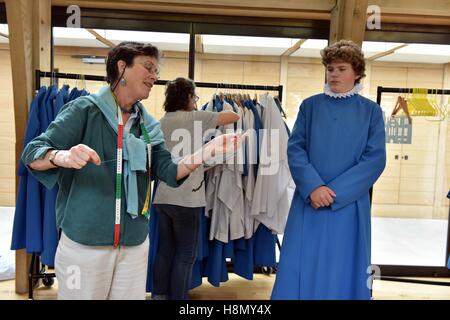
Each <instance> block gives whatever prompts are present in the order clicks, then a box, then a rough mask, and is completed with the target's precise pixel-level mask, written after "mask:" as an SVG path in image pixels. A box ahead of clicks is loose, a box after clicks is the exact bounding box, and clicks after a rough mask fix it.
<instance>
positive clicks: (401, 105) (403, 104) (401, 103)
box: [391, 96, 412, 124]
mask: <svg viewBox="0 0 450 320" xmlns="http://www.w3.org/2000/svg"><path fill="white" fill-rule="evenodd" d="M400 110H402V111H403V112H404V113H405V115H406V117H407V118H408V121H409V123H410V124H412V118H411V115H410V113H409V110H408V103H407V101H406V99H405V98H403V97H402V96H398V97H397V101H396V103H395V106H394V109H393V110H392V113H391V117H395V116H396V115H397V113H398V112H399V111H400Z"/></svg>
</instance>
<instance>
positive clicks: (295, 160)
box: [287, 103, 325, 202]
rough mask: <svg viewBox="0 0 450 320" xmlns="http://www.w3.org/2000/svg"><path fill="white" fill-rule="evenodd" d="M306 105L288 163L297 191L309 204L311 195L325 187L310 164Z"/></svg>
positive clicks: (300, 112)
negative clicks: (319, 188)
mask: <svg viewBox="0 0 450 320" xmlns="http://www.w3.org/2000/svg"><path fill="white" fill-rule="evenodd" d="M306 133H307V129H306V116H305V105H304V104H303V103H302V105H301V106H300V110H299V112H298V116H297V120H296V121H295V125H294V129H293V130H292V134H291V136H290V137H289V141H288V149H287V154H288V162H289V169H290V170H291V175H292V178H293V179H294V182H295V185H296V186H297V190H298V191H299V192H300V195H301V196H302V197H303V200H305V201H306V202H309V201H310V200H309V195H310V194H311V192H313V191H314V190H315V189H317V188H318V187H320V186H323V185H325V183H324V182H323V180H322V178H321V177H320V175H319V173H318V172H317V170H316V169H315V168H314V166H313V165H312V164H311V163H310V162H309V156H308V148H307V134H306Z"/></svg>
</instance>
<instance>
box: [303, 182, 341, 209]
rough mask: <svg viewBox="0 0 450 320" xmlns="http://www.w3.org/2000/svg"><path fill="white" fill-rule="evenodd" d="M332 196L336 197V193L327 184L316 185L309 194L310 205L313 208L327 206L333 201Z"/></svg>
mask: <svg viewBox="0 0 450 320" xmlns="http://www.w3.org/2000/svg"><path fill="white" fill-rule="evenodd" d="M334 197H336V194H335V193H334V191H333V190H331V189H330V188H328V187H327V186H321V187H318V188H317V189H315V190H314V191H313V192H311V195H310V196H309V198H310V199H311V207H313V208H314V209H319V208H321V207H328V206H329V205H331V204H332V203H333V202H334Z"/></svg>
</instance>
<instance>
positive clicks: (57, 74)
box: [35, 70, 283, 101]
mask: <svg viewBox="0 0 450 320" xmlns="http://www.w3.org/2000/svg"><path fill="white" fill-rule="evenodd" d="M41 78H50V79H74V80H81V81H83V80H89V81H103V82H106V77H105V76H96V75H82V74H76V73H62V72H48V71H41V70H36V76H35V88H36V90H39V88H40V87H41ZM167 82H168V80H157V81H156V82H155V84H156V85H166V83H167ZM195 86H196V87H197V88H212V89H236V90H260V91H277V92H278V99H279V100H280V101H281V99H282V97H283V86H282V85H279V86H266V85H253V84H235V83H215V82H195Z"/></svg>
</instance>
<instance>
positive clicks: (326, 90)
mask: <svg viewBox="0 0 450 320" xmlns="http://www.w3.org/2000/svg"><path fill="white" fill-rule="evenodd" d="M362 89H363V86H362V84H361V83H357V84H356V85H355V86H354V87H353V89H352V90H350V91H347V92H343V93H336V92H333V91H332V90H331V88H330V85H329V84H328V83H326V84H325V86H324V87H323V93H325V94H326V95H327V96H330V97H333V98H348V97H351V96H354V95H355V94H358V93H359V92H360V91H361V90H362Z"/></svg>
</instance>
